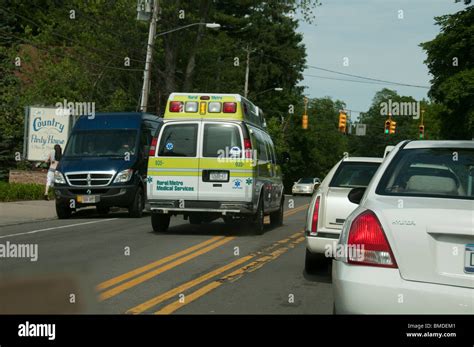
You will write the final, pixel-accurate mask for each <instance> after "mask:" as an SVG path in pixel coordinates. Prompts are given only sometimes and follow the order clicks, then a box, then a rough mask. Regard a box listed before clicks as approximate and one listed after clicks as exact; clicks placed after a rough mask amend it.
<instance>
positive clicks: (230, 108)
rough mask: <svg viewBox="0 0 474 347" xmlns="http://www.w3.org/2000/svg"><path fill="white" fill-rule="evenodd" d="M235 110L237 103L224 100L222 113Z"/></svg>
mask: <svg viewBox="0 0 474 347" xmlns="http://www.w3.org/2000/svg"><path fill="white" fill-rule="evenodd" d="M236 111H237V103H235V102H224V107H223V112H224V113H235V112H236Z"/></svg>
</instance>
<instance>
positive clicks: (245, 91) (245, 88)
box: [244, 45, 255, 97]
mask: <svg viewBox="0 0 474 347" xmlns="http://www.w3.org/2000/svg"><path fill="white" fill-rule="evenodd" d="M244 51H245V52H247V66H246V67H245V87H244V97H247V95H248V94H249V72H250V53H253V52H255V49H250V48H249V46H248V45H247V48H244Z"/></svg>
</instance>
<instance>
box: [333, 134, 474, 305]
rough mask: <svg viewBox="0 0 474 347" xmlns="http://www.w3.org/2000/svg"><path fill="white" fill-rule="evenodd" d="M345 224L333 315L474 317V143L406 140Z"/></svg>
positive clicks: (356, 196) (357, 193)
mask: <svg viewBox="0 0 474 347" xmlns="http://www.w3.org/2000/svg"><path fill="white" fill-rule="evenodd" d="M348 197H349V198H350V199H351V201H352V202H354V203H357V204H360V205H359V206H358V207H357V209H356V210H355V211H354V212H353V213H352V214H351V215H350V216H349V217H348V218H347V220H346V222H345V223H344V227H343V230H342V234H341V238H340V240H339V244H338V250H341V252H339V254H338V255H336V258H335V260H333V266H332V281H333V291H334V301H335V312H336V313H356V314H357V313H361V314H365V313H391V314H394V313H414V314H446V313H450V314H451V313H454V314H458V313H465V314H474V142H473V141H404V142H401V143H400V144H398V145H397V146H396V147H395V148H394V149H393V150H392V151H391V152H390V154H389V155H388V156H387V159H386V160H385V161H384V162H383V163H382V165H381V166H380V169H379V170H378V171H377V173H376V174H375V176H374V177H373V179H372V181H371V182H370V184H369V186H368V187H367V188H366V189H354V190H352V191H351V192H350V193H349V195H348Z"/></svg>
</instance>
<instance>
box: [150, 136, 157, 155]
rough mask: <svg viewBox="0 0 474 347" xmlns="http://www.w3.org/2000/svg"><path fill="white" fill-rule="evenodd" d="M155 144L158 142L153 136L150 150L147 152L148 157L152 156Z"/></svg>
mask: <svg viewBox="0 0 474 347" xmlns="http://www.w3.org/2000/svg"><path fill="white" fill-rule="evenodd" d="M157 144H158V138H156V137H154V138H153V139H152V140H151V144H150V151H149V152H148V156H149V157H154V156H155V152H156V146H157Z"/></svg>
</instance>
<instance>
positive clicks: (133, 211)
mask: <svg viewBox="0 0 474 347" xmlns="http://www.w3.org/2000/svg"><path fill="white" fill-rule="evenodd" d="M144 207H145V199H144V195H143V189H142V188H141V187H140V188H138V189H137V192H136V193H135V198H134V199H133V202H132V204H131V205H130V207H129V208H128V215H129V216H130V217H132V218H140V217H141V216H142V215H143V208H144Z"/></svg>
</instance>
